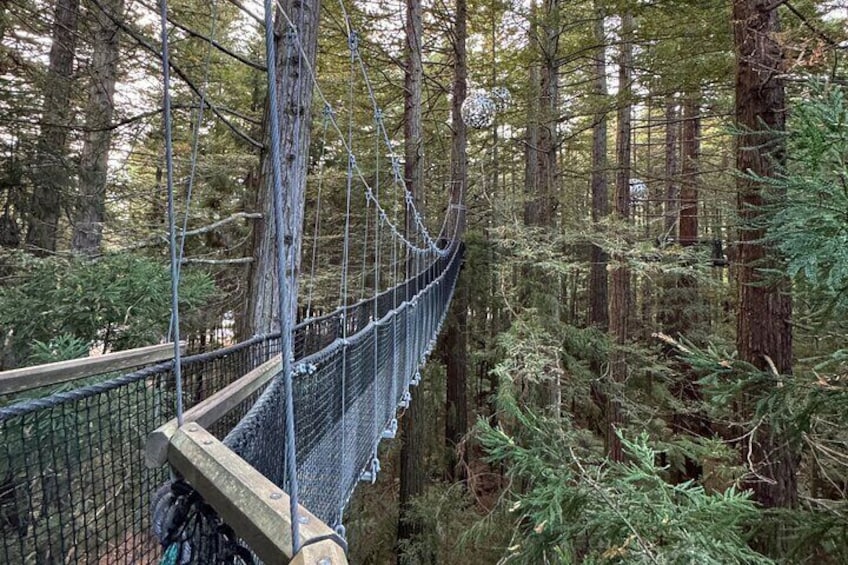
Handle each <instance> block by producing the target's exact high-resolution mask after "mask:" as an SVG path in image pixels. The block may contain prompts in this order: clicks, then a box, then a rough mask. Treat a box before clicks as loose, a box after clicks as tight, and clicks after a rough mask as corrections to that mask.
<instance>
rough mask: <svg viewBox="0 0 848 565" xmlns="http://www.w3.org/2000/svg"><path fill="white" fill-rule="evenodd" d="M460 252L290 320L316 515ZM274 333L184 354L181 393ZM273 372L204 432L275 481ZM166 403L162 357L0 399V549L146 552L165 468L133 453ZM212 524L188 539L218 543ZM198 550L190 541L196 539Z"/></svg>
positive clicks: (35, 559)
mask: <svg viewBox="0 0 848 565" xmlns="http://www.w3.org/2000/svg"><path fill="white" fill-rule="evenodd" d="M461 256H462V249H461V248H458V249H456V252H455V253H450V254H448V255H445V256H443V257H440V258H439V259H438V260H437V261H435V262H434V263H433V264H432V265H431V266H429V267H428V268H427V269H425V270H424V271H423V272H422V273H420V274H419V275H418V276H416V277H413V278H412V279H410V280H409V281H407V282H405V283H403V284H401V285H399V286H398V287H396V288H393V289H390V290H387V291H385V292H383V293H381V294H379V295H378V296H376V297H374V298H372V299H370V300H365V301H362V302H360V303H357V304H355V305H352V306H350V307H348V308H346V309H344V310H340V311H337V312H334V313H333V314H330V315H328V316H324V317H321V318H315V319H311V320H307V321H306V322H304V323H302V324H299V325H298V326H297V327H296V328H295V329H294V332H293V339H292V344H293V349H294V351H293V352H294V356H295V359H296V362H295V364H294V367H293V368H294V370H295V377H294V379H293V385H294V390H293V395H294V403H295V405H294V408H295V421H296V437H297V440H296V442H297V445H296V456H297V463H298V483H299V486H300V493H301V502H302V503H303V505H304V506H306V507H307V508H309V509H310V511H312V512H313V513H314V514H316V515H317V516H318V517H319V518H320V519H321V520H323V521H324V522H326V523H327V524H330V525H336V524H338V523H339V521H340V520H341V513H342V511H343V509H344V507H345V505H346V503H347V501H348V500H349V498H350V496H351V494H352V493H353V490H354V488H355V487H356V485H357V483H358V482H359V481H360V480H361V478H362V473H363V471H369V470H371V464H372V463H371V462H372V459H373V457H374V455H375V453H376V447H377V444H378V443H379V441H380V438H381V437H382V436H383V433H384V430H386V428H387V427H390V423H391V421H392V420H393V419H394V417H395V414H396V410H397V407H398V404H399V403H401V401H402V399H403V397H404V393H405V392H407V391H408V390H409V387H410V382H411V381H412V379H413V377H414V376H415V374H416V372H417V370H418V367H419V365H420V364H421V363H422V362H423V360H424V358H425V356H426V354H427V353H428V352H429V349H430V348H431V347H432V344H433V343H434V341H435V338H436V335H437V333H438V330H439V328H440V326H441V322H442V321H443V319H444V316H445V313H446V311H447V306H448V304H449V302H450V298H451V295H452V293H453V288H454V284H455V282H456V278H457V276H458V274H459V268H460V263H461ZM343 328H344V329H346V331H343ZM280 345H281V344H280V339H279V336H272V337H256V338H253V339H251V340H248V341H246V342H243V343H240V344H237V345H233V346H230V347H227V348H224V349H220V350H217V351H214V352H210V353H202V354H198V355H192V356H188V357H185V358H184V359H183V370H182V374H183V380H184V405H185V406H186V408H190V407H191V406H193V405H195V404H197V403H198V402H200V401H202V400H204V399H206V398H208V397H209V396H210V395H212V394H214V393H215V392H217V391H219V390H221V389H222V388H223V387H225V386H227V385H228V384H230V383H232V382H233V381H235V380H236V379H238V378H240V377H242V376H243V375H245V374H246V373H247V372H249V371H250V370H252V369H254V368H256V367H257V366H259V365H260V364H262V363H264V362H265V361H267V360H268V359H270V358H271V357H273V356H274V355H276V354H278V353H279V352H280ZM283 385H284V383H283V380H282V379H281V378H279V376H278V377H277V378H275V379H273V380H272V381H271V382H270V383H269V384H268V385H267V386H266V387H265V388H264V389H262V390H259V391H257V392H256V393H254V394H253V395H251V396H250V397H249V398H247V399H245V400H244V401H243V402H242V403H241V404H240V405H239V406H237V407H235V408H234V409H233V410H232V411H231V412H230V413H229V414H228V415H227V416H226V417H225V418H223V419H222V420H220V421H218V422H216V423H215V424H214V425H213V426H211V427H210V432H211V433H213V434H214V435H216V436H217V437H219V438H223V439H224V441H225V443H226V444H227V445H228V446H229V447H230V448H231V449H233V450H234V451H235V452H236V453H237V454H239V455H240V456H241V457H242V458H244V459H245V460H246V461H247V462H248V463H250V464H251V465H253V466H254V467H255V468H256V469H257V470H258V471H260V472H261V473H262V474H263V475H265V476H266V477H268V478H269V479H270V480H272V481H273V482H274V483H276V484H277V485H279V486H281V487H282V488H283V489H286V487H287V480H286V477H285V471H284V469H285V456H284V454H285V447H286V446H285V433H284V421H283V418H284V416H283V415H284V414H285V395H284V390H283ZM174 406H175V390H174V378H173V371H172V363H161V364H158V365H154V366H152V367H148V368H144V369H141V370H137V371H134V372H131V373H127V374H124V375H120V376H117V377H115V376H108V375H106V376H103V377H100V378H96V379H94V380H93V381H90V380H89V381H86V385H85V386H83V387H82V388H77V389H74V390H68V391H64V392H55V393H52V394H48V395H47V396H43V397H41V398H36V399H30V400H24V401H20V402H16V403H12V404H10V405H8V406H5V407H2V408H0V563H39V564H52V563H128V564H129V563H149V562H156V561H157V560H158V559H159V558H160V556H161V554H162V548H161V546H160V544H159V541H158V539H157V538H156V537H155V536H154V534H153V531H152V524H151V497H152V496H153V495H154V493H156V492H157V490H159V489H160V488H161V486H162V485H163V484H165V483H166V482H167V481H168V471H167V468H165V467H162V468H158V469H148V468H147V467H146V466H145V463H144V445H145V442H146V440H147V436H148V434H149V433H150V432H151V431H152V430H154V429H155V428H157V427H159V426H161V425H162V424H164V423H166V422H168V421H169V420H171V419H173V418H174V417H175V413H174ZM225 529H226V528H225ZM214 531H219V529H215V530H214ZM214 537H215V536H214V535H205V536H199V537H197V538H196V539H200V540H205V541H201V542H197V543H204V544H205V543H209V544H212V545H213V546H216V547H217V546H221V545H222V543H221V540H220V539H214ZM205 549H208V548H205ZM201 550H204V548H197V551H195V553H194V555H195V556H197V555H205V554H207V553H208V552H205V553H204V551H201Z"/></svg>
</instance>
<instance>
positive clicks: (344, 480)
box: [224, 249, 462, 526]
mask: <svg viewBox="0 0 848 565" xmlns="http://www.w3.org/2000/svg"><path fill="white" fill-rule="evenodd" d="M461 260H462V251H461V249H460V250H459V251H458V252H457V253H455V254H452V255H450V256H449V257H446V258H445V259H442V260H440V261H438V262H437V263H436V264H434V265H433V266H432V267H431V268H429V269H427V270H425V271H424V272H422V273H421V274H420V275H419V276H418V277H415V278H414V279H412V280H411V281H409V282H407V283H405V284H404V285H403V289H402V293H403V294H400V295H399V296H404V295H406V294H407V293H409V294H408V298H409V300H406V301H402V303H400V304H398V305H397V307H394V308H392V307H391V306H393V305H394V301H395V300H396V298H395V296H394V291H393V290H390V291H386V292H384V293H382V294H381V295H378V296H377V297H375V298H374V299H371V300H368V301H364V302H362V303H360V304H357V305H355V306H353V307H350V308H348V309H347V310H346V311H345V313H346V315H347V316H350V317H349V318H348V317H342V316H341V313H335V314H333V315H331V316H330V318H333V317H335V318H336V320H337V322H336V323H335V324H332V323H327V319H326V318H324V319H321V320H320V321H319V322H317V323H318V324H320V327H322V328H333V327H335V328H337V329H338V330H337V335H336V338H335V340H334V341H332V342H331V343H332V344H331V345H329V346H328V347H326V348H325V349H323V350H321V351H319V352H317V353H314V354H312V355H308V356H306V357H303V358H301V359H300V360H299V362H298V363H297V364H296V366H295V376H294V378H293V399H294V409H295V426H296V443H297V445H296V449H295V451H296V457H297V463H298V484H299V487H300V501H301V503H302V504H303V505H304V506H305V507H307V508H308V509H309V510H310V511H311V512H312V513H313V514H315V515H316V516H317V517H318V518H320V519H321V520H322V521H324V522H325V523H327V524H329V525H331V526H336V525H338V524H339V523H340V521H341V518H342V516H341V513H342V511H343V509H344V507H345V505H346V503H347V501H348V500H349V498H350V496H351V495H352V493H353V490H354V488H355V487H356V485H357V484H358V483H359V482H360V480H361V478H362V473H363V471H370V470H371V464H372V460H373V458H374V457H375V455H376V448H377V444H378V443H379V440H380V438H381V436H382V434H383V431H384V430H385V429H386V426H387V425H388V424H389V422H390V421H391V420H392V419H393V418H394V417H395V413H396V411H397V408H398V404H399V403H400V402H401V400H402V398H403V395H404V393H405V392H407V391H408V390H409V386H410V383H411V381H412V379H413V378H414V377H415V374H416V372H417V371H418V367H419V366H420V364H421V363H422V362H423V360H424V357H425V356H426V354H427V353H428V352H429V349H430V348H431V347H432V345H433V344H434V343H435V338H436V336H437V334H438V331H439V329H440V328H441V325H442V322H443V321H444V317H445V315H446V313H447V309H448V305H449V303H450V299H451V296H452V294H453V288H454V285H455V283H456V278H457V276H458V275H459V268H460V265H461ZM416 288H417V289H420V290H419V292H418V293H417V294H413V292H414V291H415V289H416ZM375 302H376V311H377V312H378V313H380V312H381V310H382V309H383V308H386V311H385V312H384V313H383V316H382V317H381V318H380V319H378V320H374V319H373V316H374V312H375ZM342 328H346V329H347V336H348V337H347V338H344V334H343V333H342V331H341V330H342ZM322 331H325V330H322ZM343 338H344V339H343ZM284 393H285V391H284V383H283V380H282V379H281V378H278V379H276V380H275V381H274V382H273V383H272V384H271V385H270V386H269V387H268V389H267V390H266V391H265V393H264V394H263V395H262V397H261V398H260V399H259V400H258V401H257V402H256V404H255V405H254V406H253V409H252V410H251V411H250V412H249V413H248V415H247V416H246V417H245V418H244V419H243V420H242V421H240V422H239V423H238V424H237V425H236V426H235V428H234V429H233V430H232V432H231V433H230V434H229V435H228V436H227V437H226V438H224V443H225V444H226V445H227V446H229V447H230V448H231V449H232V450H233V451H234V452H235V453H237V454H238V455H239V456H241V457H242V458H243V459H245V461H247V462H248V463H249V464H250V465H252V466H253V467H254V468H256V469H257V470H258V471H260V472H261V473H262V474H263V475H264V476H265V477H267V478H268V479H270V480H271V481H273V482H274V483H275V484H277V485H278V486H279V487H280V488H282V489H284V490H286V489H287V482H286V477H285V459H284V454H285V434H284V422H283V414H284V407H285V394H284Z"/></svg>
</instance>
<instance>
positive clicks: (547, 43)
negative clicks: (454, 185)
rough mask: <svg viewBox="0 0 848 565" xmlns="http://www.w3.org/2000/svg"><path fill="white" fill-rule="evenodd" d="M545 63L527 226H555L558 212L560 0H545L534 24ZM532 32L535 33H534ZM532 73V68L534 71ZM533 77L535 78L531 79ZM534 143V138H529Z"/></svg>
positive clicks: (541, 82)
mask: <svg viewBox="0 0 848 565" xmlns="http://www.w3.org/2000/svg"><path fill="white" fill-rule="evenodd" d="M534 27H535V29H536V31H537V33H538V34H539V37H538V43H539V46H540V55H541V59H542V64H541V68H540V73H539V99H538V100H539V101H538V115H537V116H533V117H532V120H534V121H536V124H538V125H535V126H534V129H535V135H536V139H535V142H536V143H535V146H534V147H532V148H530V149H531V150H532V154H533V155H534V156H535V159H536V164H535V167H533V169H532V172H533V174H532V176H531V184H530V194H529V199H528V201H527V203H526V205H525V210H524V222H525V224H527V225H528V226H539V227H553V226H554V224H555V212H556V196H555V193H556V185H557V174H558V173H557V146H558V142H557V118H558V117H559V112H558V108H559V81H558V75H557V69H558V67H557V54H558V51H559V36H560V29H559V7H558V0H544V5H543V6H542V13H541V26H539V25H536V26H534ZM531 33H532V32H531ZM531 75H532V71H531ZM531 80H532V79H531ZM530 142H531V143H532V140H531V141H530Z"/></svg>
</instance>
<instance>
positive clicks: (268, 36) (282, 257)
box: [265, 0, 300, 555]
mask: <svg viewBox="0 0 848 565" xmlns="http://www.w3.org/2000/svg"><path fill="white" fill-rule="evenodd" d="M265 64H266V67H267V69H268V71H267V75H268V118H269V131H270V136H269V137H270V141H271V143H270V151H269V158H270V159H271V176H272V182H273V188H274V190H273V192H274V239H275V240H276V247H277V277H278V278H279V300H278V305H279V316H280V331H281V333H282V352H281V357H282V372H283V383H284V386H285V397H286V413H285V432H286V454H285V459H286V461H285V463H286V464H285V467H286V475H287V477H288V490H289V499H290V513H291V536H292V554H293V555H294V554H297V553H298V552H299V551H300V519H299V516H298V514H299V509H298V483H297V460H296V450H295V440H296V437H295V429H294V400H293V397H294V394H293V390H292V374H291V315H292V313H291V308H290V306H291V302H290V297H289V296H288V280H287V278H286V264H287V261H286V247H285V244H286V240H285V237H284V235H283V217H284V213H283V210H284V208H283V206H284V202H283V181H282V177H283V174H282V169H281V161H280V120H279V115H278V111H279V101H278V98H277V97H278V92H277V54H276V46H275V37H274V18H273V0H265Z"/></svg>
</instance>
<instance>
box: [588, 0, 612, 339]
mask: <svg viewBox="0 0 848 565" xmlns="http://www.w3.org/2000/svg"><path fill="white" fill-rule="evenodd" d="M595 13H596V18H597V19H596V21H595V28H594V32H595V37H594V40H595V41H596V42H597V44H598V48H597V51H596V52H595V65H594V66H595V68H594V77H593V80H592V93H593V94H594V95H595V97H596V98H597V104H598V105H599V108H598V111H597V113H596V114H595V125H594V127H593V128H592V181H591V183H592V221H593V222H595V223H597V222H599V221H601V220H602V219H603V218H605V217H606V216H607V214H609V195H608V188H607V109H606V104H607V100H606V97H607V64H606V38H605V34H604V11H603V8H600V7H596V8H595ZM607 260H608V257H607V254H606V252H605V251H604V250H603V249H602V248H601V247H599V246H597V245H593V246H592V253H591V261H592V264H591V266H590V271H589V324H590V325H592V326H595V327H597V328H598V329H601V330H604V331H605V330H606V329H607V328H608V327H609V309H608V308H609V306H608V303H607Z"/></svg>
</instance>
